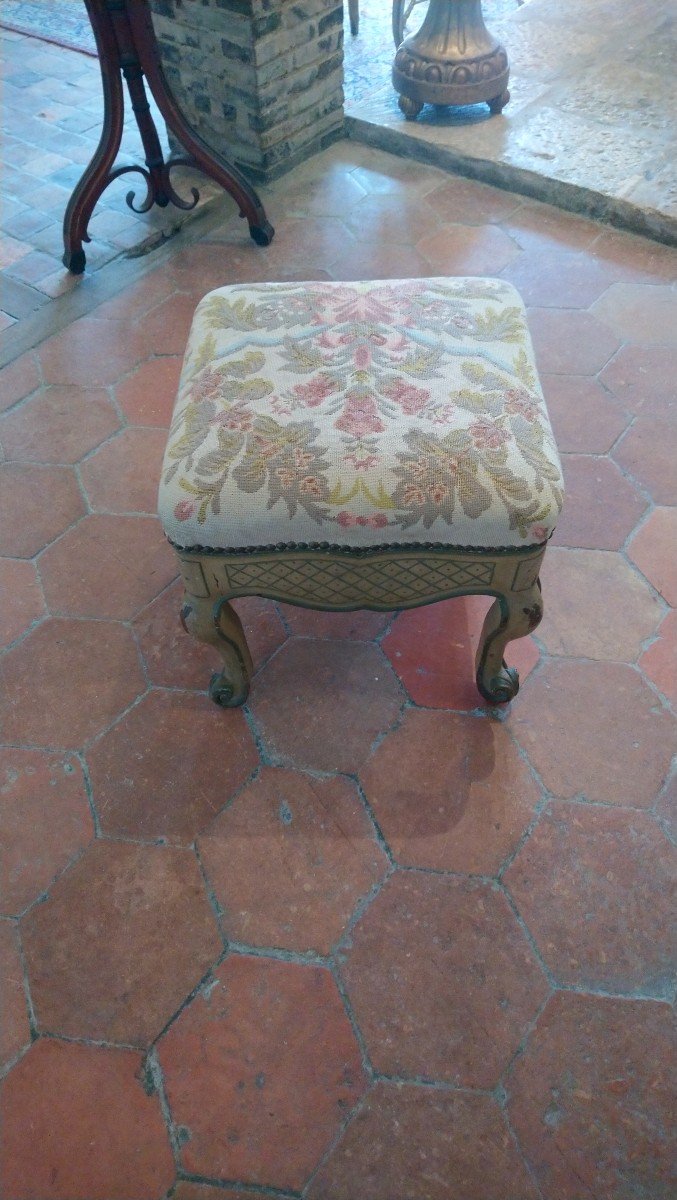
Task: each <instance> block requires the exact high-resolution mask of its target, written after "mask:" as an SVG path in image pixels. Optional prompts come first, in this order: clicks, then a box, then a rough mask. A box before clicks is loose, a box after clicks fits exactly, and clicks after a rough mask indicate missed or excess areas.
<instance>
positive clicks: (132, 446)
mask: <svg viewBox="0 0 677 1200" xmlns="http://www.w3.org/2000/svg"><path fill="white" fill-rule="evenodd" d="M166 443H167V434H166V433H165V431H164V429H134V428H132V429H123V431H122V433H120V434H118V436H117V437H115V438H113V439H112V440H111V441H109V442H107V443H106V445H105V446H101V447H100V448H99V449H98V450H97V451H96V452H95V453H94V454H92V455H91V456H90V457H89V458H88V459H87V461H86V462H84V463H82V465H81V467H80V478H81V480H82V483H83V486H84V488H85V491H86V493H87V496H88V498H89V503H90V505H91V507H92V509H93V511H94V512H112V513H153V514H154V513H156V512H157V494H158V482H159V479H160V473H161V470H162V459H163V455H164V452H165V445H166Z"/></svg>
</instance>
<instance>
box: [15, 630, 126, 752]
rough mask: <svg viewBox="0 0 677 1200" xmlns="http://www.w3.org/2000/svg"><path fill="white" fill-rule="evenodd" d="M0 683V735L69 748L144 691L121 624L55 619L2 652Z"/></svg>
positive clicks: (47, 745)
mask: <svg viewBox="0 0 677 1200" xmlns="http://www.w3.org/2000/svg"><path fill="white" fill-rule="evenodd" d="M0 685H1V686H0V730H1V736H2V738H3V740H4V741H6V742H9V743H17V744H19V745H21V744H28V745H31V746H46V747H54V748H59V749H61V748H70V749H73V750H78V749H80V747H81V746H82V744H83V743H84V742H86V741H87V740H88V739H89V738H91V737H94V736H95V735H96V734H97V733H100V732H101V730H102V729H105V728H106V727H107V726H108V725H110V723H111V721H112V720H114V718H115V717H117V716H118V715H119V714H120V713H121V712H122V711H123V710H124V709H125V708H127V706H128V705H129V704H131V703H132V701H133V700H136V698H137V696H139V695H141V693H142V692H145V690H146V681H145V679H144V677H143V673H142V671H141V665H140V663H139V656H138V654H137V651H136V646H135V645H134V640H133V638H132V635H131V633H130V631H129V630H128V629H125V628H124V627H123V626H122V625H118V624H114V623H112V622H103V621H68V620H63V619H59V618H53V619H51V620H47V621H43V622H42V624H41V625H39V626H38V627H37V629H34V630H32V631H31V632H30V633H29V634H28V636H27V637H26V638H24V640H23V641H22V642H19V644H18V645H16V646H13V647H12V649H11V650H8V651H7V652H6V654H5V655H4V657H3V658H2V659H1V660H0Z"/></svg>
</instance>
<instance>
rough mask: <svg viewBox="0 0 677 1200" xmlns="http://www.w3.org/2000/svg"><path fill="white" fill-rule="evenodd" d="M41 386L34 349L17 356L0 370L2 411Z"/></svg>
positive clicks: (0, 403)
mask: <svg viewBox="0 0 677 1200" xmlns="http://www.w3.org/2000/svg"><path fill="white" fill-rule="evenodd" d="M39 386H40V370H39V368H38V361H37V358H36V356H35V354H34V352H33V351H32V350H29V351H28V353H27V354H22V355H21V356H20V357H19V358H15V359H14V362H11V363H9V364H8V366H6V367H3V369H2V371H1V372H0V412H4V411H5V410H6V409H8V408H11V407H12V405H13V404H16V402H17V400H23V398H24V396H30V394H31V392H34V391H35V389H36V388H37V387H39Z"/></svg>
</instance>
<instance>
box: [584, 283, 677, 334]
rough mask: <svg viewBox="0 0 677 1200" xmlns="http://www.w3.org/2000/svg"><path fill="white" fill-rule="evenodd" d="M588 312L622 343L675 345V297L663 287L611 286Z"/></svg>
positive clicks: (629, 284) (676, 327)
mask: <svg viewBox="0 0 677 1200" xmlns="http://www.w3.org/2000/svg"><path fill="white" fill-rule="evenodd" d="M592 311H593V312H594V313H595V315H596V316H598V317H599V319H600V320H601V321H604V322H605V323H606V324H607V325H608V326H609V327H610V328H611V329H613V330H614V332H615V333H617V334H618V336H619V337H620V338H621V339H622V341H624V342H631V343H635V344H639V345H640V346H652V345H653V346H656V345H658V346H677V296H675V293H674V292H673V291H672V289H671V288H670V287H668V286H667V285H666V286H664V287H663V286H660V285H658V284H646V283H614V284H613V285H612V287H610V288H609V289H608V290H607V291H606V292H605V293H604V295H603V296H602V297H600V299H599V300H597V301H596V302H595V304H593V306H592Z"/></svg>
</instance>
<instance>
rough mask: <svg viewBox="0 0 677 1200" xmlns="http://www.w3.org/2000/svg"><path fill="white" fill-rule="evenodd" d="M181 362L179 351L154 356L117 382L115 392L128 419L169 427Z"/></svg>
mask: <svg viewBox="0 0 677 1200" xmlns="http://www.w3.org/2000/svg"><path fill="white" fill-rule="evenodd" d="M182 364H183V358H182V356H180V355H175V356H166V357H163V358H151V359H149V360H148V362H145V363H142V364H141V366H140V367H139V368H138V369H137V370H136V371H134V372H132V374H131V375H127V377H126V378H125V379H123V380H122V381H121V382H120V383H119V384H118V385H117V387H116V389H115V395H116V398H117V401H118V404H119V405H120V408H121V409H122V411H123V412H124V414H125V416H126V417H127V420H128V421H130V422H131V423H132V424H134V425H157V426H159V428H161V429H169V424H170V421H171V419H172V412H173V411H174V402H175V400H176V393H177V391H178V387H179V376H180V374H181V367H182Z"/></svg>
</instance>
